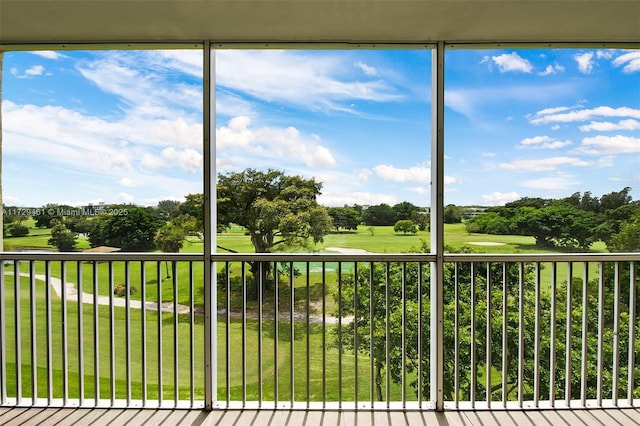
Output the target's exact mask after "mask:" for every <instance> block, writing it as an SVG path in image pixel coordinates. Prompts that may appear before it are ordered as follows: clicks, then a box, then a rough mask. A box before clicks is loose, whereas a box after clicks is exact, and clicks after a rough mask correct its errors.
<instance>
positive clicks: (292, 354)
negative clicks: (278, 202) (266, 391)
mask: <svg viewBox="0 0 640 426" xmlns="http://www.w3.org/2000/svg"><path fill="white" fill-rule="evenodd" d="M293 267H294V263H293V262H289V286H290V288H291V291H290V292H289V338H290V339H291V342H290V345H289V359H290V360H291V361H290V363H289V403H290V404H291V405H290V407H291V408H293V402H294V401H295V380H296V377H295V356H296V351H295V340H296V337H295V335H296V321H295V311H294V309H295V304H296V299H295V281H294V273H293Z"/></svg>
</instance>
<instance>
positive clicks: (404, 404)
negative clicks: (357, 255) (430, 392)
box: [356, 262, 407, 409]
mask: <svg viewBox="0 0 640 426" xmlns="http://www.w3.org/2000/svg"><path fill="white" fill-rule="evenodd" d="M401 300H402V327H401V330H402V332H401V335H402V344H401V346H402V357H401V358H400V360H401V361H400V362H401V363H402V408H403V409H405V408H407V332H406V330H407V264H406V262H402V296H401ZM356 353H357V352H356Z"/></svg>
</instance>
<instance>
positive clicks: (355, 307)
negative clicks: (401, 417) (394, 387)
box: [353, 262, 404, 408]
mask: <svg viewBox="0 0 640 426" xmlns="http://www.w3.org/2000/svg"><path fill="white" fill-rule="evenodd" d="M403 325H404V323H403ZM359 343H360V339H359V338H358V263H357V262H354V263H353V403H354V406H355V407H356V408H357V407H358V350H359ZM403 348H404V346H403ZM403 400H404V398H403Z"/></svg>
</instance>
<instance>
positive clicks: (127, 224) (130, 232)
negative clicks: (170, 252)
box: [89, 206, 164, 251]
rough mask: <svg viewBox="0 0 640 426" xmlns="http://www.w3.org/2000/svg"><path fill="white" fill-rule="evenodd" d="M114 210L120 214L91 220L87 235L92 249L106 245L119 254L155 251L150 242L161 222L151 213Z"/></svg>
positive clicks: (130, 208) (141, 209)
mask: <svg viewBox="0 0 640 426" xmlns="http://www.w3.org/2000/svg"><path fill="white" fill-rule="evenodd" d="M114 210H119V211H121V212H122V214H121V215H120V214H103V215H101V216H98V217H97V218H95V219H93V222H94V223H93V229H92V230H91V232H90V233H89V242H90V244H91V246H92V247H96V246H101V245H108V246H113V247H119V248H120V249H121V250H122V251H146V250H151V249H153V248H154V247H155V245H154V242H153V239H154V237H155V235H156V231H157V230H158V229H159V228H160V227H161V226H162V224H163V222H164V221H163V220H162V218H161V217H160V216H159V214H158V212H157V211H156V210H155V209H153V208H151V207H135V206H123V208H122V209H114ZM125 213H126V214H125Z"/></svg>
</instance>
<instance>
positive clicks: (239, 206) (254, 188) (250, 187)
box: [217, 169, 331, 291]
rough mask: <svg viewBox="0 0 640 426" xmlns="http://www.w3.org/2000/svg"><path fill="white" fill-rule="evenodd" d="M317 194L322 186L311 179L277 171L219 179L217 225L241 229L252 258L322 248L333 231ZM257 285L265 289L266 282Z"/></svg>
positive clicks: (256, 266) (246, 172)
mask: <svg viewBox="0 0 640 426" xmlns="http://www.w3.org/2000/svg"><path fill="white" fill-rule="evenodd" d="M321 189H322V184H321V183H320V182H316V180H315V179H313V178H311V179H304V178H302V177H300V176H287V175H285V174H284V173H283V172H282V171H279V170H272V169H269V170H267V171H266V172H262V171H258V170H255V169H246V170H243V171H241V172H229V173H227V174H221V175H219V176H218V185H217V195H218V201H217V207H218V222H219V223H221V224H223V225H229V224H231V223H235V224H237V225H240V226H242V227H244V228H245V229H246V230H247V233H248V234H249V237H250V239H251V243H252V244H253V247H254V249H255V251H256V253H268V252H271V251H273V250H274V249H276V248H277V247H279V246H304V245H306V244H308V243H309V242H313V243H318V242H322V241H323V237H324V236H325V235H326V234H327V233H328V232H329V231H330V229H331V216H329V214H328V213H327V210H326V209H325V208H324V207H322V206H321V205H319V204H318V202H317V200H316V198H317V196H318V195H320V190H321ZM263 266H264V265H263ZM259 269H260V265H259V264H258V263H255V262H254V263H253V264H252V265H251V270H252V273H253V276H254V277H258V271H259ZM263 271H264V273H266V272H267V271H268V268H266V267H264V268H263ZM260 281H262V283H263V285H266V284H267V283H266V279H265V276H263V277H262V279H261V280H260ZM256 291H257V286H256Z"/></svg>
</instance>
